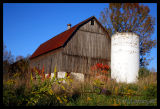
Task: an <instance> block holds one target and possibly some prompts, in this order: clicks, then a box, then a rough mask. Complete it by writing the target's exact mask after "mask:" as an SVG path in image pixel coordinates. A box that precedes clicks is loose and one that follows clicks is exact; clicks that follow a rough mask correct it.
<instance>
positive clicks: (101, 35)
mask: <svg viewBox="0 0 160 109" xmlns="http://www.w3.org/2000/svg"><path fill="white" fill-rule="evenodd" d="M110 44H111V39H110V38H108V37H107V34H106V32H105V31H104V29H103V28H102V27H101V26H100V25H99V24H98V23H97V22H96V21H95V22H94V25H91V21H89V22H88V23H86V24H84V25H83V26H81V27H80V28H79V29H78V30H77V32H76V33H75V34H74V36H73V37H72V38H71V40H70V41H69V42H68V43H67V44H66V46H65V47H64V48H60V49H59V50H54V51H52V52H49V53H46V54H43V55H41V56H38V57H36V58H34V59H32V60H31V62H30V65H31V66H32V67H34V66H38V64H39V67H40V68H41V69H42V67H43V65H44V67H45V72H54V67H55V65H57V67H56V69H57V71H65V72H78V73H84V74H86V75H87V74H88V73H89V70H90V67H91V66H92V65H94V64H96V63H103V64H109V65H110V52H111V45H110Z"/></svg>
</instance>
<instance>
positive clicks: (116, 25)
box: [100, 3, 156, 67]
mask: <svg viewBox="0 0 160 109" xmlns="http://www.w3.org/2000/svg"><path fill="white" fill-rule="evenodd" d="M149 12H150V9H149V8H148V6H143V5H139V3H110V4H109V8H105V9H104V10H103V11H101V14H100V22H101V23H102V24H103V26H105V28H106V29H107V31H108V33H109V35H110V36H112V34H114V33H116V32H134V33H136V34H138V35H139V36H140V42H139V44H140V66H141V67H146V66H147V65H148V64H149V62H150V61H151V59H149V58H148V57H149V53H150V51H151V49H152V48H153V47H156V39H155V40H152V39H151V35H152V34H153V32H154V25H155V18H154V17H152V16H151V15H149Z"/></svg>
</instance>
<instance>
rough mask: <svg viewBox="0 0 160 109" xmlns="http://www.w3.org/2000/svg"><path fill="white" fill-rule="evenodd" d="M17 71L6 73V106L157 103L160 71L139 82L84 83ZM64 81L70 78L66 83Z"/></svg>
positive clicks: (142, 104) (149, 104) (143, 104)
mask: <svg viewBox="0 0 160 109" xmlns="http://www.w3.org/2000/svg"><path fill="white" fill-rule="evenodd" d="M36 77H37V79H36V80H35V79H34V78H33V75H31V74H26V75H23V76H22V75H20V74H19V73H16V74H14V75H12V76H9V75H8V74H4V75H3V104H4V105H5V106H157V74H153V73H150V74H149V75H148V76H146V77H143V78H140V79H139V80H138V82H137V83H135V84H126V83H116V82H115V80H112V79H110V78H108V80H107V82H101V81H99V80H95V79H91V80H92V81H87V80H86V81H85V82H84V83H80V82H78V81H76V80H74V79H72V78H71V77H70V76H69V77H66V78H64V79H55V77H54V78H53V79H50V78H49V76H48V77H44V78H42V77H41V76H40V75H38V73H37V75H36ZM62 81H66V82H65V83H63V82H62Z"/></svg>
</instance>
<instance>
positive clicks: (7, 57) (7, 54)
mask: <svg viewBox="0 0 160 109" xmlns="http://www.w3.org/2000/svg"><path fill="white" fill-rule="evenodd" d="M4 61H7V62H8V63H9V64H11V63H13V62H14V56H13V55H12V54H11V51H8V50H7V47H6V45H4V44H3V62H4Z"/></svg>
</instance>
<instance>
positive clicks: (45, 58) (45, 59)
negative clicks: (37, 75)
mask: <svg viewBox="0 0 160 109" xmlns="http://www.w3.org/2000/svg"><path fill="white" fill-rule="evenodd" d="M61 65H62V55H61V49H58V50H55V51H51V52H49V53H46V54H43V55H40V56H38V57H36V58H34V59H32V60H31V61H30V67H31V68H33V67H37V68H38V69H42V68H43V66H44V68H45V72H46V73H49V72H50V73H52V72H54V68H55V66H57V67H56V70H57V71H61V70H60V68H61V67H62V66H61Z"/></svg>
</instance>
